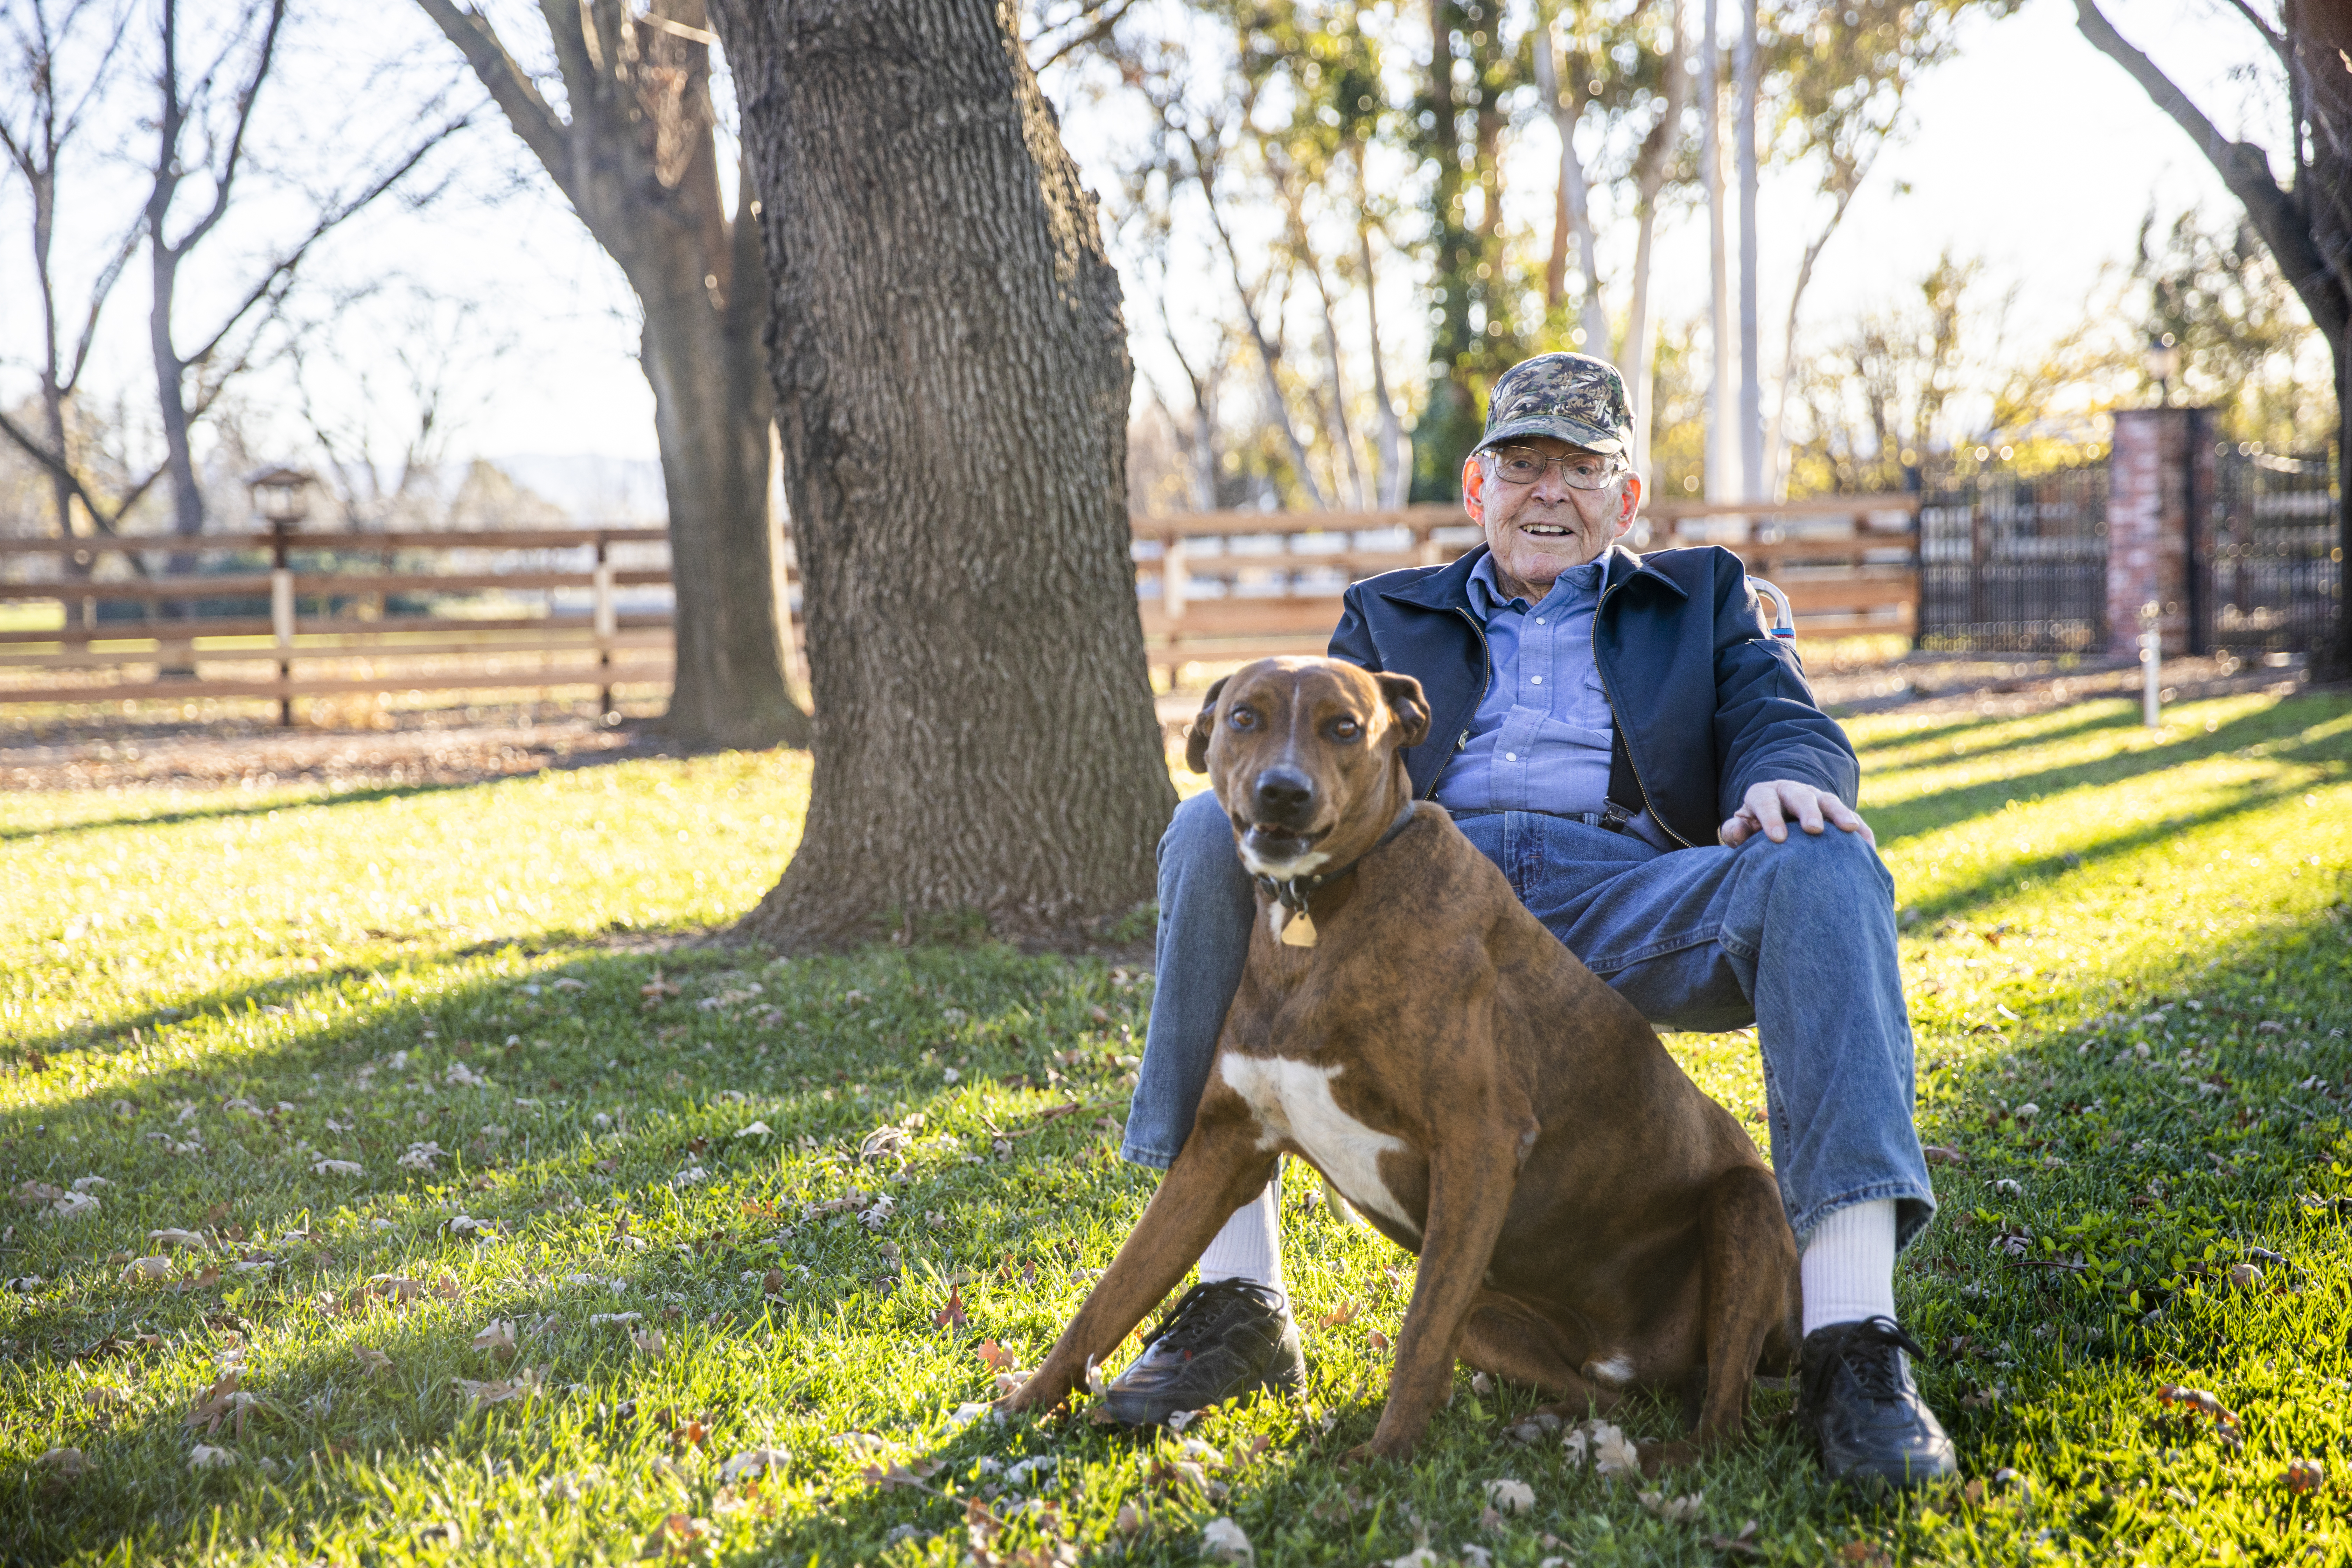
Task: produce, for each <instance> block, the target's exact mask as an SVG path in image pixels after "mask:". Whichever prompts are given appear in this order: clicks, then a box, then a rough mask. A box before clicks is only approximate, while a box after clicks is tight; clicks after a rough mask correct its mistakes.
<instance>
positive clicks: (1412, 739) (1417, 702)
mask: <svg viewBox="0 0 2352 1568" xmlns="http://www.w3.org/2000/svg"><path fill="white" fill-rule="evenodd" d="M1372 679H1375V680H1377V681H1379V682H1380V683H1381V697H1382V698H1384V699H1385V700H1387V702H1388V705H1389V712H1390V714H1391V716H1392V717H1394V718H1395V720H1396V725H1397V749H1398V750H1399V751H1402V750H1403V749H1404V748H1405V747H1407V746H1418V745H1420V744H1421V743H1422V742H1423V741H1426V740H1427V739H1429V699H1427V698H1426V697H1423V695H1422V694H1421V682H1420V681H1418V680H1415V679H1413V678H1412V676H1410V675H1376V676H1374V677H1372Z"/></svg>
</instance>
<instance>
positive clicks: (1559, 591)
mask: <svg viewBox="0 0 2352 1568" xmlns="http://www.w3.org/2000/svg"><path fill="white" fill-rule="evenodd" d="M1608 569H1609V558H1608V557H1607V556H1606V555H1603V556H1602V557H1601V558H1600V559H1599V560H1596V561H1588V562H1586V563H1584V564H1583V565H1581V566H1571V567H1570V568H1569V569H1568V570H1567V571H1565V572H1563V573H1561V574H1559V581H1558V582H1556V583H1554V584H1552V585H1551V591H1550V592H1549V593H1547V594H1546V595H1544V596H1543V598H1542V600H1541V601H1540V603H1541V604H1546V605H1548V604H1550V603H1551V602H1552V601H1553V600H1555V599H1562V600H1563V606H1562V607H1567V606H1568V605H1574V604H1575V603H1576V602H1577V601H1579V600H1587V599H1592V598H1596V597H1598V596H1599V595H1600V593H1601V576H1602V574H1604V573H1606V572H1607V571H1608ZM1466 586H1467V588H1468V591H1469V595H1470V607H1471V608H1472V609H1473V610H1474V611H1475V612H1476V613H1477V616H1478V618H1479V619H1480V620H1482V621H1492V620H1493V619H1494V618H1495V617H1496V616H1498V615H1500V614H1502V613H1503V612H1504V611H1505V610H1525V609H1527V608H1528V603H1527V601H1526V600H1524V599H1510V598H1506V597H1504V595H1503V590H1502V587H1501V586H1500V584H1497V583H1496V581H1495V552H1493V551H1491V550H1490V551H1486V552H1484V553H1483V554H1481V555H1480V556H1479V557H1478V563H1477V564H1476V565H1475V566H1473V567H1472V568H1470V580H1469V583H1468V584H1466Z"/></svg>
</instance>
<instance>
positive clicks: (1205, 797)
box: [1160, 790, 1234, 868]
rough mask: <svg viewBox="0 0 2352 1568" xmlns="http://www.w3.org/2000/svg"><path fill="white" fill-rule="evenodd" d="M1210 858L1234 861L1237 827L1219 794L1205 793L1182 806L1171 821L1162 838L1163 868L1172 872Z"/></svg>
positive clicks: (1161, 857)
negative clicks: (1235, 830)
mask: <svg viewBox="0 0 2352 1568" xmlns="http://www.w3.org/2000/svg"><path fill="white" fill-rule="evenodd" d="M1211 856H1222V857H1223V858H1225V859H1228V860H1231V859H1233V858H1234V827H1233V823H1232V821H1231V819H1229V818H1228V817H1227V816H1225V808H1224V807H1223V805H1221V804H1219V802H1218V800H1217V796H1216V793H1215V792H1214V791H1213V790H1203V791H1202V792H1201V793H1200V794H1199V795H1194V796H1193V797H1192V799H1190V800H1188V801H1184V802H1182V803H1181V805H1178V806H1177V807H1176V815H1175V816H1171V817H1170V818H1169V819H1168V831H1167V832H1165V833H1163V834H1161V835H1160V865H1161V866H1162V867H1163V868H1173V867H1177V866H1182V865H1188V864H1195V863H1198V862H1199V861H1201V860H1202V859H1205V858H1208V857H1211Z"/></svg>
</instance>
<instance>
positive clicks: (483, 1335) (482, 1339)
mask: <svg viewBox="0 0 2352 1568" xmlns="http://www.w3.org/2000/svg"><path fill="white" fill-rule="evenodd" d="M474 1348H475V1349H476V1350H478V1351H488V1352H490V1353H491V1354H492V1355H495V1356H499V1357H506V1356H510V1355H512V1354H514V1353H515V1326H514V1320H513V1319H511V1318H493V1319H491V1320H490V1325H489V1327H488V1328H486V1329H484V1330H483V1331H481V1332H479V1333H478V1334H476V1335H475V1336H474Z"/></svg>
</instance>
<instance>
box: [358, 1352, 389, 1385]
mask: <svg viewBox="0 0 2352 1568" xmlns="http://www.w3.org/2000/svg"><path fill="white" fill-rule="evenodd" d="M352 1359H353V1360H355V1361H357V1362H358V1363H360V1369H361V1370H362V1371H363V1372H365V1373H367V1374H368V1375H369V1376H370V1377H376V1376H380V1375H381V1374H383V1373H387V1372H390V1371H391V1370H392V1358H391V1357H390V1356H388V1355H386V1354H384V1353H383V1352H382V1351H380V1350H375V1349H373V1348H372V1347H370V1346H367V1345H353V1346H352Z"/></svg>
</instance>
